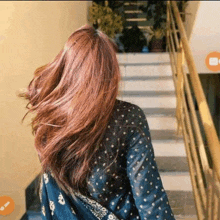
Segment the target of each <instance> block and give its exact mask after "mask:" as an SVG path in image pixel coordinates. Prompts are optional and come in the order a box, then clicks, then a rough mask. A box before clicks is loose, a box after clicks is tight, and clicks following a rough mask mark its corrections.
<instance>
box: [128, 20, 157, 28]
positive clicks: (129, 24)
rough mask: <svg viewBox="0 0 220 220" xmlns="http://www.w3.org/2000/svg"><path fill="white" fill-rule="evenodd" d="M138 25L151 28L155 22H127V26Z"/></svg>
mask: <svg viewBox="0 0 220 220" xmlns="http://www.w3.org/2000/svg"><path fill="white" fill-rule="evenodd" d="M135 24H136V25H138V26H144V27H146V26H151V25H152V24H154V21H152V20H146V21H125V26H133V25H135Z"/></svg>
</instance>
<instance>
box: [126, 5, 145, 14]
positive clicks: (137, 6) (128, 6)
mask: <svg viewBox="0 0 220 220" xmlns="http://www.w3.org/2000/svg"><path fill="white" fill-rule="evenodd" d="M139 7H140V4H132V5H131V4H129V5H127V4H124V10H125V11H133V10H140V9H138V8H139ZM142 13H143V11H142Z"/></svg>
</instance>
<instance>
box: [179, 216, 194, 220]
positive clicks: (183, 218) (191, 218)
mask: <svg viewBox="0 0 220 220" xmlns="http://www.w3.org/2000/svg"><path fill="white" fill-rule="evenodd" d="M175 217H176V220H198V217H197V216H196V215H186V216H182V215H176V216H175Z"/></svg>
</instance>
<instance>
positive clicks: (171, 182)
mask: <svg viewBox="0 0 220 220" xmlns="http://www.w3.org/2000/svg"><path fill="white" fill-rule="evenodd" d="M160 176H161V179H162V182H163V186H164V189H165V190H171V191H192V185H191V179H190V175H189V172H160Z"/></svg>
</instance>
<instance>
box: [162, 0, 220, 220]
mask: <svg viewBox="0 0 220 220" xmlns="http://www.w3.org/2000/svg"><path fill="white" fill-rule="evenodd" d="M175 22H176V24H175ZM176 26H177V28H178V29H177V30H176ZM177 32H179V34H180V37H179V38H178V36H177ZM166 37H167V49H168V51H169V54H170V60H171V67H172V72H173V79H174V85H175V91H176V97H177V107H176V118H177V122H178V129H177V131H178V132H177V133H179V131H180V130H181V131H182V132H183V137H184V142H185V147H186V153H187V160H188V164H189V169H190V176H191V181H192V186H193V193H194V199H195V204H196V209H197V215H198V218H199V220H200V219H207V220H212V219H213V220H214V219H220V160H219V158H220V143H219V139H218V136H217V132H216V129H215V127H214V123H213V120H212V116H211V114H210V111H209V107H208V104H207V101H206V98H205V95H204V91H203V88H202V85H201V82H200V79H199V75H198V72H197V69H196V65H195V62H194V58H193V55H192V51H191V48H190V46H189V43H188V39H187V36H186V32H185V28H184V25H183V22H182V20H181V17H180V13H179V10H178V7H177V3H176V1H167V33H166ZM185 60H186V64H187V66H186V65H185ZM186 67H188V72H189V76H190V81H191V84H192V89H193V92H194V94H195V97H196V101H197V103H198V107H199V114H200V117H201V121H202V125H203V128H204V131H205V137H206V139H207V146H205V145H204V143H203V139H202V135H201V129H200V127H199V123H198V117H197V114H196V111H195V104H194V103H193V99H192V95H191V93H192V91H190V87H189V82H188V78H187V72H186V70H185V68H186ZM186 98H187V99H186ZM187 102H188V107H189V109H188V107H187V104H186V103H187ZM207 148H208V150H209V152H210V155H211V156H209V154H208V153H207ZM210 157H211V158H210ZM210 160H211V163H212V164H209V161H210Z"/></svg>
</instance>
